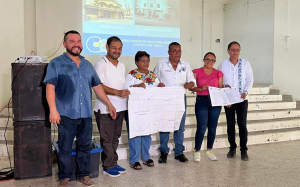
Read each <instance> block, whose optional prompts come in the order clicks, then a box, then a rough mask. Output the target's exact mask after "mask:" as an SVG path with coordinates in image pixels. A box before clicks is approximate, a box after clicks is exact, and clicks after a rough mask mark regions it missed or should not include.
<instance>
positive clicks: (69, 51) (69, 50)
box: [66, 46, 82, 56]
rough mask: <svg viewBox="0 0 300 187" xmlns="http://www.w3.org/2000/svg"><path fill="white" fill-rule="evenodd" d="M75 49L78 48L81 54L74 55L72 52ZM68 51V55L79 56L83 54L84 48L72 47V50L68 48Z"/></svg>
mask: <svg viewBox="0 0 300 187" xmlns="http://www.w3.org/2000/svg"><path fill="white" fill-rule="evenodd" d="M75 48H78V49H79V52H77V53H74V52H73V51H72V50H73V49H75ZM66 49H67V51H68V53H70V54H71V55H72V56H79V55H80V53H81V51H82V48H80V47H78V46H76V47H72V48H71V49H70V48H68V47H67V48H66Z"/></svg>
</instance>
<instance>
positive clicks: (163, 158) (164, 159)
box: [158, 151, 168, 164]
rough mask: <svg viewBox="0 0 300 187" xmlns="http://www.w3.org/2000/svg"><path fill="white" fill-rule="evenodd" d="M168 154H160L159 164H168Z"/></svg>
mask: <svg viewBox="0 0 300 187" xmlns="http://www.w3.org/2000/svg"><path fill="white" fill-rule="evenodd" d="M167 158H168V153H166V152H163V151H162V152H160V157H159V159H158V163H160V164H161V163H167Z"/></svg>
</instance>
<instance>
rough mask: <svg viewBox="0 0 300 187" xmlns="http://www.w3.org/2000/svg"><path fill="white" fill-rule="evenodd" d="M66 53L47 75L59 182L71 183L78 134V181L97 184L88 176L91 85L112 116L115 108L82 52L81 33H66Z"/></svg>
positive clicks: (90, 133) (57, 59)
mask: <svg viewBox="0 0 300 187" xmlns="http://www.w3.org/2000/svg"><path fill="white" fill-rule="evenodd" d="M63 44H64V47H65V48H66V53H64V54H63V55H60V56H58V57H56V58H54V59H53V60H51V62H50V63H49V65H48V69H47V74H46V77H45V79H44V83H45V84H47V85H46V96H47V101H48V104H49V108H50V117H49V118H50V122H51V123H54V124H57V125H58V148H59V155H58V157H59V160H58V163H59V172H58V177H59V179H60V183H59V185H58V186H68V181H69V178H70V176H71V174H72V170H71V153H72V144H73V140H74V137H75V136H76V138H77V154H76V155H77V157H76V160H77V163H78V172H77V177H78V179H77V181H78V182H81V183H83V184H84V185H85V186H94V182H93V181H92V180H91V179H90V178H89V175H90V167H91V159H90V150H91V139H92V131H93V126H92V89H91V88H93V90H94V91H95V93H96V95H97V96H98V97H99V98H100V99H101V100H102V101H103V102H104V103H105V104H107V106H108V110H109V112H110V115H111V116H112V118H113V119H115V118H116V109H115V108H114V107H113V105H112V104H111V102H110V101H109V99H108V97H107V95H106V94H105V92H104V90H103V88H102V86H101V81H100V79H99V77H98V75H97V73H96V71H95V69H94V67H93V65H92V64H91V63H90V62H89V61H87V60H86V59H85V58H84V57H83V56H81V55H80V53H81V51H82V43H81V36H80V34H79V33H78V32H77V31H68V32H67V33H66V34H65V36H64V42H63Z"/></svg>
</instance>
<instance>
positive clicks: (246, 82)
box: [218, 41, 254, 161]
mask: <svg viewBox="0 0 300 187" xmlns="http://www.w3.org/2000/svg"><path fill="white" fill-rule="evenodd" d="M240 51H241V46H240V44H239V43H238V42H235V41H234V42H231V43H230V44H229V45H228V49H227V52H228V54H229V56H230V58H229V59H227V60H224V61H223V62H222V63H221V64H220V65H219V67H218V69H219V70H220V71H222V72H223V74H224V77H223V85H224V87H228V88H231V87H236V88H238V89H239V92H240V93H241V98H243V99H244V101H243V102H241V103H237V104H233V105H230V106H227V107H224V108H225V113H226V119H227V135H228V142H229V144H230V150H229V152H228V154H227V157H228V158H233V157H234V155H235V153H236V148H237V145H236V142H235V113H236V116H237V124H238V127H239V136H240V151H241V159H242V160H244V161H248V159H249V157H248V154H247V150H248V148H247V140H248V130H247V112H248V100H247V95H248V93H249V91H250V89H251V88H252V86H253V81H254V79H253V72H252V68H251V65H250V63H249V62H248V61H247V60H245V59H240V58H239V56H240Z"/></svg>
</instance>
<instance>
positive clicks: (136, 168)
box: [130, 162, 143, 170]
mask: <svg viewBox="0 0 300 187" xmlns="http://www.w3.org/2000/svg"><path fill="white" fill-rule="evenodd" d="M138 166H141V164H140V163H139V162H136V163H134V164H130V167H131V168H133V169H135V170H141V169H143V168H142V167H141V168H138Z"/></svg>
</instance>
